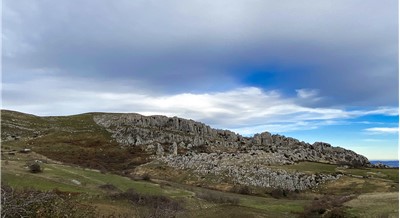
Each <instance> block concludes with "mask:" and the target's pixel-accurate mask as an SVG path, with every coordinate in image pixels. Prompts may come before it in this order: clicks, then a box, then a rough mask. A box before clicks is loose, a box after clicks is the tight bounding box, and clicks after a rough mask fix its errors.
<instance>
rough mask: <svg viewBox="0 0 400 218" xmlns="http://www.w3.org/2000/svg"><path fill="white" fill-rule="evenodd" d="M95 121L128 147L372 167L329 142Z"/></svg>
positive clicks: (113, 118)
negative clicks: (258, 155)
mask: <svg viewBox="0 0 400 218" xmlns="http://www.w3.org/2000/svg"><path fill="white" fill-rule="evenodd" d="M94 121H95V122H96V123H97V124H98V125H100V126H103V127H104V128H106V129H107V131H109V132H111V133H112V136H113V138H114V139H115V140H117V141H118V142H119V143H121V144H123V145H125V146H139V147H147V146H148V145H150V144H154V143H160V144H161V145H162V146H164V148H170V149H169V152H170V153H173V154H175V153H176V154H181V155H182V154H186V153H187V152H195V153H213V152H215V153H222V152H227V153H238V152H242V153H249V152H253V151H264V152H265V153H268V154H273V155H275V156H279V157H280V162H282V163H294V162H298V161H315V162H324V163H332V164H343V165H351V166H369V165H370V163H369V161H368V159H367V158H366V157H364V156H362V155H359V154H357V153H355V152H353V151H350V150H347V149H344V148H340V147H332V146H331V145H330V144H328V143H323V142H315V143H314V144H309V143H305V142H300V141H299V140H297V139H294V138H290V137H285V136H281V135H276V134H271V133H269V132H263V133H260V134H255V135H254V136H253V137H243V136H241V135H239V134H236V133H234V132H232V131H229V130H220V129H213V128H211V127H209V126H207V125H205V124H203V123H200V122H196V121H193V120H187V119H182V118H178V117H172V118H171V117H166V116H142V115H140V114H100V115H95V116H94ZM174 144H175V145H174ZM178 144H179V146H177V145H178ZM172 147H173V149H171V148H172ZM175 148H176V149H175ZM175 151H176V152H175Z"/></svg>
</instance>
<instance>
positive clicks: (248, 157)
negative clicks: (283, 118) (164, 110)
mask: <svg viewBox="0 0 400 218" xmlns="http://www.w3.org/2000/svg"><path fill="white" fill-rule="evenodd" d="M159 160H160V161H162V162H164V163H165V164H166V165H167V166H170V167H173V168H176V169H178V170H192V171H193V172H194V173H196V174H197V175H203V176H207V175H210V174H211V175H215V176H217V177H218V178H223V177H228V178H229V179H230V180H231V181H232V182H233V183H235V184H241V185H245V186H253V187H262V188H273V189H284V190H288V191H295V190H299V191H301V190H307V189H311V188H315V187H316V186H318V185H319V184H321V183H324V182H326V181H330V180H335V179H338V178H339V177H340V176H341V175H329V174H314V175H311V174H305V173H300V172H288V171H285V170H282V169H278V168H271V167H269V166H268V165H283V164H290V162H282V161H281V157H280V156H279V154H273V155H271V154H267V153H265V152H257V153H255V154H254V153H251V154H249V153H237V154H228V153H222V154H217V153H210V154H206V153H200V154H192V155H187V156H183V155H181V156H178V157H174V156H171V155H170V156H165V157H163V158H160V159H159Z"/></svg>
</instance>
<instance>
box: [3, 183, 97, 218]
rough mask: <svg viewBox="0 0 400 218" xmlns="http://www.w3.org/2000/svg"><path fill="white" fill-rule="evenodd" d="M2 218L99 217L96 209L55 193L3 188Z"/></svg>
mask: <svg viewBox="0 0 400 218" xmlns="http://www.w3.org/2000/svg"><path fill="white" fill-rule="evenodd" d="M1 217H89V218H90V217H97V216H96V213H95V208H94V207H92V206H88V205H84V204H81V203H79V202H77V201H76V200H73V199H72V198H71V197H70V196H68V195H59V194H57V193H56V192H54V191H47V192H42V191H37V190H33V189H25V190H20V191H18V190H14V189H13V188H11V187H10V186H5V185H2V186H1Z"/></svg>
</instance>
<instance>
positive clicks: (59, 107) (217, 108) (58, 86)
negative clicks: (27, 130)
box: [3, 76, 397, 135]
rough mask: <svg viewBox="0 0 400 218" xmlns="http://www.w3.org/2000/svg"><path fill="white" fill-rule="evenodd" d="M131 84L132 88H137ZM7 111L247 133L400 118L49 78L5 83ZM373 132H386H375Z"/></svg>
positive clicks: (250, 97)
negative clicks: (141, 118) (192, 124)
mask: <svg viewBox="0 0 400 218" xmlns="http://www.w3.org/2000/svg"><path fill="white" fill-rule="evenodd" d="M134 83H135V81H131V82H130V84H134ZM3 94H4V98H3V107H4V108H8V109H13V110H18V111H22V112H29V113H33V114H37V115H67V114H76V113H84V112H90V111H103V112H136V113H141V114H144V115H155V114H162V115H167V116H179V117H183V118H187V119H194V120H198V121H201V122H204V123H206V124H208V125H211V126H213V127H216V128H223V129H231V130H234V131H237V132H239V133H241V134H247V135H248V134H254V133H256V132H262V131H271V132H290V131H296V130H310V129H316V128H319V127H321V126H326V125H337V124H340V123H341V122H346V120H351V119H354V118H357V117H361V116H365V115H370V114H378V115H386V116H395V115H397V113H396V114H395V112H396V110H397V109H396V108H372V109H370V110H348V109H345V108H330V107H310V106H304V105H307V101H313V98H320V96H318V95H316V96H314V97H311V96H310V97H308V98H302V97H291V96H285V95H284V94H282V93H280V92H279V91H277V90H270V91H265V90H262V89H260V88H257V87H242V88H235V89H231V90H227V91H218V92H204V93H189V92H188V93H178V94H165V95H151V94H149V93H147V92H146V91H143V90H141V89H140V88H138V87H136V86H129V85H126V86H124V85H123V83H121V82H115V81H102V82H99V81H97V83H93V82H92V81H91V80H90V79H87V80H79V81H71V80H70V79H68V78H58V77H51V76H47V77H45V78H42V79H36V80H31V81H29V82H24V83H4V84H3ZM372 130H381V131H382V129H379V128H372V129H371V130H370V131H372Z"/></svg>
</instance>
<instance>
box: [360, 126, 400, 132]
mask: <svg viewBox="0 0 400 218" xmlns="http://www.w3.org/2000/svg"><path fill="white" fill-rule="evenodd" d="M365 131H366V132H368V133H370V134H397V133H398V132H399V128H398V127H372V128H367V129H365Z"/></svg>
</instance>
